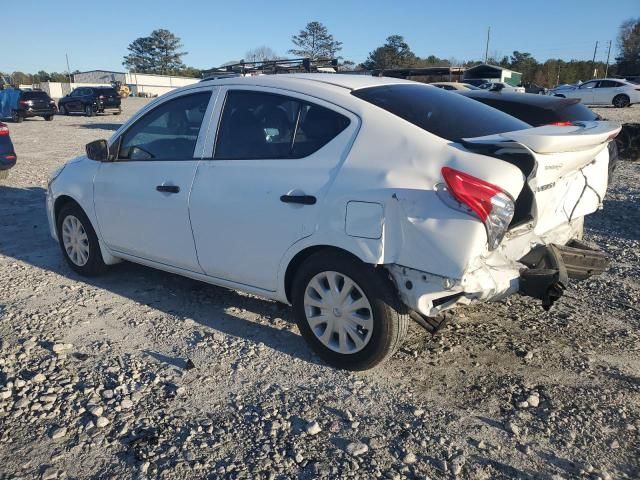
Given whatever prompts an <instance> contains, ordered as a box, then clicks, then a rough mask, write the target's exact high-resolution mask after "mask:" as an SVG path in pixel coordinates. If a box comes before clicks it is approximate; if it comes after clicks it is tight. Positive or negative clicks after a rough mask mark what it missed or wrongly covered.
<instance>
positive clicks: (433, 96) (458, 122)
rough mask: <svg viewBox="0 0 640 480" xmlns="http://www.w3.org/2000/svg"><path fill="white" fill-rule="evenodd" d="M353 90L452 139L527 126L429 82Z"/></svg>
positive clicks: (415, 122) (380, 105) (437, 133)
mask: <svg viewBox="0 0 640 480" xmlns="http://www.w3.org/2000/svg"><path fill="white" fill-rule="evenodd" d="M352 94H353V95H355V96H356V97H358V98H361V99H362V100H365V101H367V102H369V103H372V104H374V105H376V106H378V107H380V108H383V109H384V110H387V111H388V112H391V113H393V114H394V115H397V116H398V117H400V118H402V119H404V120H406V121H408V122H410V123H413V124H414V125H417V126H418V127H420V128H422V129H423V130H426V131H427V132H430V133H433V134H434V135H437V136H438V137H441V138H444V139H446V140H451V141H459V140H460V139H463V138H473V137H481V136H484V135H493V134H496V133H502V132H512V131H515V130H522V129H525V128H529V125H527V124H526V123H524V122H522V121H520V120H518V119H516V118H514V117H512V116H510V115H507V114H506V113H503V112H500V111H498V110H496V109H495V108H491V107H488V106H486V105H483V104H482V103H480V102H476V101H475V100H471V99H469V98H466V97H464V96H462V95H459V94H457V93H451V92H447V91H445V90H442V89H440V88H434V87H431V86H428V85H420V84H416V85H385V86H379V87H369V88H363V89H360V90H355V91H354V92H352Z"/></svg>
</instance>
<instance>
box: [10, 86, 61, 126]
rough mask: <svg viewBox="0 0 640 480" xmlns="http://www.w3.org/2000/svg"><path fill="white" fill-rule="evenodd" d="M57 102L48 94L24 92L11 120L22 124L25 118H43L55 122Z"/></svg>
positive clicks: (38, 91)
mask: <svg viewBox="0 0 640 480" xmlns="http://www.w3.org/2000/svg"><path fill="white" fill-rule="evenodd" d="M56 112H57V109H56V102H54V101H53V100H51V97H50V96H49V95H47V93H46V92H43V91H40V90H22V91H21V92H20V97H19V98H18V104H17V106H16V108H15V109H14V110H13V111H12V112H11V120H13V121H14V122H17V123H20V122H22V121H23V120H24V119H25V118H29V117H42V118H44V119H45V120H46V121H48V122H50V121H51V120H53V116H54V115H55V114H56Z"/></svg>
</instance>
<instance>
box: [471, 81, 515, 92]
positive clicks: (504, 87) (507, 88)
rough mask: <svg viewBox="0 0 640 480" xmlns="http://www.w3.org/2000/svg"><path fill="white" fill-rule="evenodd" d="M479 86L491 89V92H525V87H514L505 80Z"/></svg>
mask: <svg viewBox="0 0 640 480" xmlns="http://www.w3.org/2000/svg"><path fill="white" fill-rule="evenodd" d="M478 88H481V89H482V90H489V91H490V92H505V93H506V92H508V93H525V88H524V87H514V86H513V85H509V84H508V83H504V82H489V83H483V84H482V85H480V86H479V87H478Z"/></svg>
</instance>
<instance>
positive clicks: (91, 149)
mask: <svg viewBox="0 0 640 480" xmlns="http://www.w3.org/2000/svg"><path fill="white" fill-rule="evenodd" d="M85 148H86V150H87V157H88V158H89V159H90V160H96V161H98V162H106V161H107V160H108V159H109V145H108V144H107V141H106V140H95V141H93V142H90V143H87V146H86V147H85Z"/></svg>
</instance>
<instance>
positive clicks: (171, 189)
mask: <svg viewBox="0 0 640 480" xmlns="http://www.w3.org/2000/svg"><path fill="white" fill-rule="evenodd" d="M156 190H157V191H159V192H164V193H178V192H180V187H179V186H177V185H158V186H157V187H156Z"/></svg>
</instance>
